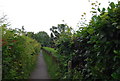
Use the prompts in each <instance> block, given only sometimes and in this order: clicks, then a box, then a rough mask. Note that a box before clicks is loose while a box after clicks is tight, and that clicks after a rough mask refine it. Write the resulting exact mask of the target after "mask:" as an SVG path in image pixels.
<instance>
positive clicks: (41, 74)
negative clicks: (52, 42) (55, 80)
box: [30, 51, 50, 80]
mask: <svg viewBox="0 0 120 81" xmlns="http://www.w3.org/2000/svg"><path fill="white" fill-rule="evenodd" d="M30 79H32V80H33V79H37V80H40V79H50V78H49V76H48V72H47V66H46V63H45V61H44V57H43V54H42V51H41V52H40V54H39V55H38V61H37V66H36V68H35V70H34V71H33V72H32V74H31V76H30Z"/></svg>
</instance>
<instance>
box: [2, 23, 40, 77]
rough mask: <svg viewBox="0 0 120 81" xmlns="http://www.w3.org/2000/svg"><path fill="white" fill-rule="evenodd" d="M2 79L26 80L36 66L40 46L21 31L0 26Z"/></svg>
mask: <svg viewBox="0 0 120 81" xmlns="http://www.w3.org/2000/svg"><path fill="white" fill-rule="evenodd" d="M1 28H2V39H0V40H1V41H2V68H3V69H2V70H3V71H2V79H28V78H29V76H30V73H31V71H32V70H33V69H34V67H35V65H36V60H37V55H38V54H39V51H40V44H39V43H37V41H36V40H33V39H31V38H29V37H27V36H25V35H24V33H23V32H22V30H21V29H19V30H17V29H10V28H7V27H6V25H5V24H4V25H2V26H1Z"/></svg>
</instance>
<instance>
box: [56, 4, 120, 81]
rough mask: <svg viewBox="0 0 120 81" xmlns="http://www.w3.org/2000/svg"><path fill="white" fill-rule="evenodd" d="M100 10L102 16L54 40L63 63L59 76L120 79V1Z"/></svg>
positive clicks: (86, 80)
mask: <svg viewBox="0 0 120 81" xmlns="http://www.w3.org/2000/svg"><path fill="white" fill-rule="evenodd" d="M98 11H99V12H100V15H97V14H96V15H94V16H93V17H92V19H91V21H90V23H89V25H87V26H86V27H80V29H79V30H78V31H77V32H76V33H74V34H72V35H71V33H69V32H68V31H65V32H63V33H62V34H60V35H59V38H58V39H57V41H56V42H55V44H56V47H57V54H58V55H61V58H60V61H61V63H62V65H61V64H60V66H59V67H60V70H59V77H58V78H60V79H70V78H71V79H81V81H98V79H99V80H100V81H108V80H110V81H113V80H120V67H119V66H120V43H119V41H120V2H118V4H114V3H113V2H111V3H110V5H109V7H108V8H107V9H106V10H105V8H103V9H102V10H101V9H99V8H98ZM94 13H96V12H94ZM69 63H70V64H71V66H70V69H71V70H68V66H69Z"/></svg>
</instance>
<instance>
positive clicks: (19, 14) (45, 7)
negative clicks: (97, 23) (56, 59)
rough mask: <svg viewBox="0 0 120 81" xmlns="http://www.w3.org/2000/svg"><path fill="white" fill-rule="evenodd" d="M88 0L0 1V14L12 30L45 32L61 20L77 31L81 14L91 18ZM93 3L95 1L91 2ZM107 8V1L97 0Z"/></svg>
mask: <svg viewBox="0 0 120 81" xmlns="http://www.w3.org/2000/svg"><path fill="white" fill-rule="evenodd" d="M88 1H89V0H0V14H2V15H3V14H5V15H7V18H8V21H9V22H10V23H11V27H12V28H21V27H22V26H24V28H25V30H26V31H33V32H39V31H46V32H47V33H48V34H50V31H49V29H50V28H51V27H52V26H56V25H57V24H61V23H63V22H62V20H65V22H66V23H67V24H68V25H69V26H72V27H73V28H74V29H77V23H78V22H79V21H80V18H81V15H82V14H83V12H86V13H87V16H86V17H87V19H88V20H89V19H90V17H91V14H90V13H89V12H90V8H91V7H90V2H88ZM91 1H95V0H91ZM98 1H99V2H101V3H102V6H105V7H107V6H108V4H107V2H108V1H117V0H98ZM0 16H1V15H0Z"/></svg>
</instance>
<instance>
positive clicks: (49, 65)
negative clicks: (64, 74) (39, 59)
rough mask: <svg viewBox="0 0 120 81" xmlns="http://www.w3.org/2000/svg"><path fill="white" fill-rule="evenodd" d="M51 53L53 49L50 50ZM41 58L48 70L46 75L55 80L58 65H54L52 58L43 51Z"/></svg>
mask: <svg viewBox="0 0 120 81" xmlns="http://www.w3.org/2000/svg"><path fill="white" fill-rule="evenodd" d="M50 49H51V48H50ZM51 50H52V51H53V49H51ZM43 56H44V59H45V62H46V64H47V69H48V74H49V76H50V78H51V79H57V77H58V74H57V72H58V70H59V69H58V64H57V63H55V61H54V60H53V58H52V57H51V56H50V55H48V54H47V53H46V52H45V51H43Z"/></svg>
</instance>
